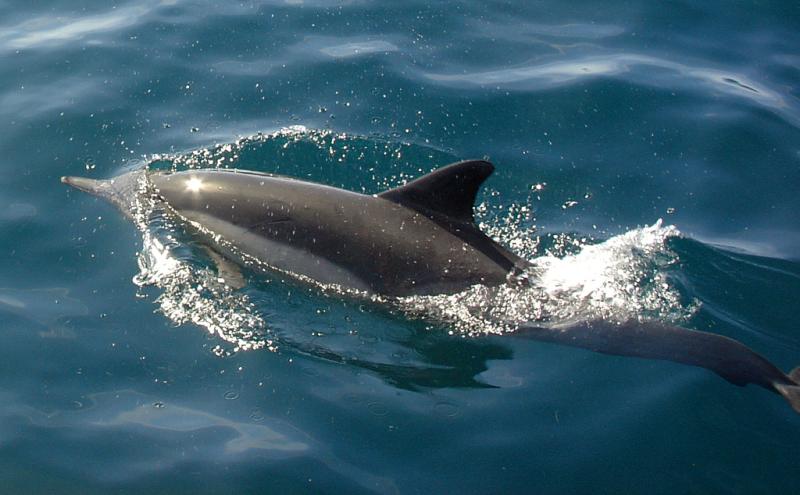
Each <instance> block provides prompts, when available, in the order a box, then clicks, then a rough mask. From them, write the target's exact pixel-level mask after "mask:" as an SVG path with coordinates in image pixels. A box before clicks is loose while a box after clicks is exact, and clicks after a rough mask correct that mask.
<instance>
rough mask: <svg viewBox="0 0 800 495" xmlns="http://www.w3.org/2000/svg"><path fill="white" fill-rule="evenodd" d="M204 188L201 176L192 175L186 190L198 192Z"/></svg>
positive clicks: (187, 182)
mask: <svg viewBox="0 0 800 495" xmlns="http://www.w3.org/2000/svg"><path fill="white" fill-rule="evenodd" d="M201 189H203V181H202V180H200V178H199V177H190V178H189V179H188V180H187V181H186V190H187V191H190V192H193V193H196V192H200V190H201Z"/></svg>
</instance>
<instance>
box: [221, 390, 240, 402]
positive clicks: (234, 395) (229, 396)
mask: <svg viewBox="0 0 800 495" xmlns="http://www.w3.org/2000/svg"><path fill="white" fill-rule="evenodd" d="M223 397H225V400H236V399H238V398H239V392H237V391H235V390H228V391H227V392H225V395H223Z"/></svg>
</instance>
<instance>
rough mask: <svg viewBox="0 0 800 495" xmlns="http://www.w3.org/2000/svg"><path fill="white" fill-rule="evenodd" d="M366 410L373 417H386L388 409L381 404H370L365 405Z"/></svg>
mask: <svg viewBox="0 0 800 495" xmlns="http://www.w3.org/2000/svg"><path fill="white" fill-rule="evenodd" d="M367 409H369V412H370V413H372V414H374V415H375V416H386V414H388V413H389V408H387V407H386V406H385V405H384V404H383V403H381V402H370V403H369V404H367Z"/></svg>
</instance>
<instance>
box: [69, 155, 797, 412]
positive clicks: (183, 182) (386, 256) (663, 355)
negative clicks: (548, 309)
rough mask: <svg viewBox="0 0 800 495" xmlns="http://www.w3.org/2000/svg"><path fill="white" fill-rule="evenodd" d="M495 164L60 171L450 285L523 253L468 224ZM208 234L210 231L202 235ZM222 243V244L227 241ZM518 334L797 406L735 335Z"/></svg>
mask: <svg viewBox="0 0 800 495" xmlns="http://www.w3.org/2000/svg"><path fill="white" fill-rule="evenodd" d="M493 170H494V167H493V166H492V165H491V164H490V163H488V162H485V161H465V162H459V163H454V164H452V165H448V166H446V167H443V168H440V169H438V170H436V171H434V172H432V173H430V174H428V175H425V176H423V177H421V178H419V179H417V180H415V181H412V182H410V183H408V184H406V185H405V186H402V187H399V188H396V189H391V190H389V191H385V192H383V193H381V194H378V195H374V196H368V195H364V194H359V193H355V192H351V191H346V190H342V189H337V188H333V187H330V186H325V185H321V184H315V183H311V182H305V181H300V180H297V179H291V178H287V177H278V176H272V175H267V174H263V173H258V172H247V171H230V170H190V171H183V172H176V173H162V172H146V171H136V172H131V173H128V174H124V175H122V176H119V177H116V178H114V179H111V180H106V181H96V180H92V179H83V178H78V177H64V178H62V181H63V182H65V183H67V184H70V185H72V186H74V187H76V188H78V189H81V190H84V191H87V192H89V193H91V194H94V195H97V196H100V197H103V198H105V199H108V200H109V201H111V202H112V203H114V204H116V205H117V206H118V207H120V209H121V210H122V211H123V212H125V213H126V214H129V212H130V208H131V206H132V197H133V195H134V194H136V193H137V191H138V189H137V184H139V181H140V179H141V178H142V176H143V174H147V179H148V182H149V183H150V184H151V185H152V188H153V191H151V192H154V193H155V194H158V195H159V196H160V197H161V198H162V199H163V201H164V202H165V203H166V204H168V205H169V206H170V207H171V208H172V209H173V210H174V211H175V212H176V213H177V214H178V215H180V216H181V217H183V218H184V219H186V220H188V221H189V222H191V223H193V224H195V225H196V226H198V227H199V228H201V229H203V230H206V231H210V233H213V234H214V235H217V236H220V237H221V238H222V239H224V241H225V242H224V243H220V242H212V244H214V247H215V248H216V249H218V250H220V251H223V253H225V254H227V255H229V256H231V257H234V259H238V260H239V261H241V257H240V256H236V253H237V252H238V253H243V254H244V255H245V256H247V257H250V258H255V259H257V260H260V261H261V262H262V263H263V264H265V265H266V266H267V267H270V268H272V269H277V270H279V271H283V272H289V273H291V274H294V275H300V276H303V277H308V278H310V279H312V280H314V281H316V282H318V283H321V284H336V285H338V286H340V287H342V288H346V289H356V290H359V291H362V292H366V293H370V294H378V295H382V296H406V295H420V294H441V293H452V292H457V291H461V290H464V289H466V288H468V287H470V286H472V285H475V284H483V285H489V286H496V285H500V284H504V283H508V282H509V280H510V278H511V277H510V275H513V274H514V273H516V272H518V271H522V270H524V269H525V267H526V266H527V262H525V260H523V259H522V258H520V257H518V256H516V255H514V254H513V253H511V252H509V251H508V250H506V249H505V248H503V247H502V246H500V245H499V244H497V243H496V242H494V241H493V240H492V239H490V238H489V237H488V236H486V235H485V234H484V233H483V232H481V231H480V229H479V228H478V227H477V225H475V222H474V220H473V216H472V209H473V204H474V201H475V195H476V194H477V192H478V189H479V188H480V186H481V184H482V183H483V181H484V180H485V179H486V178H487V177H488V176H489V175H490V174H491V173H492V171H493ZM211 238H213V236H212V237H210V239H211ZM231 248H232V249H231ZM516 335H519V336H523V337H527V338H533V339H536V340H541V341H546V342H554V343H558V344H563V345H570V346H575V347H581V348H585V349H589V350H592V351H596V352H601V353H605V354H615V355H621V356H635V357H642V358H649V359H661V360H668V361H674V362H678V363H683V364H688V365H692V366H700V367H703V368H707V369H709V370H711V371H714V372H715V373H717V374H718V375H720V376H722V377H723V378H725V379H726V380H727V381H729V382H731V383H733V384H735V385H740V386H742V385H746V384H748V383H753V384H755V385H759V386H761V387H764V388H766V389H768V390H771V391H773V392H776V393H779V394H781V395H782V396H783V397H784V398H786V400H787V401H788V402H789V403H790V404H791V406H792V407H793V408H794V410H795V411H797V412H800V386H798V384H800V368H795V369H794V370H793V371H792V372H791V373H790V374H789V375H788V376H787V375H786V374H784V373H783V372H782V371H780V370H779V369H778V368H777V367H775V366H774V365H773V364H772V363H770V362H769V361H767V360H766V359H765V358H764V357H762V356H760V355H759V354H757V353H755V352H754V351H752V350H751V349H749V348H748V347H746V346H745V345H743V344H741V343H740V342H737V341H735V340H732V339H729V338H727V337H723V336H720V335H714V334H710V333H705V332H698V331H691V330H687V329H683V328H678V327H673V326H669V325H665V324H661V323H657V322H644V323H642V322H637V321H629V322H626V323H622V324H617V323H612V322H606V321H592V322H578V323H574V324H570V325H563V326H559V327H537V326H534V325H523V326H521V327H520V328H519V330H518V332H517V333H516Z"/></svg>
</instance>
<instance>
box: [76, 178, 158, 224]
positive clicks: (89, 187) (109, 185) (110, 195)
mask: <svg viewBox="0 0 800 495" xmlns="http://www.w3.org/2000/svg"><path fill="white" fill-rule="evenodd" d="M144 174H145V171H144V169H140V170H134V171H132V172H128V173H125V174H122V175H119V176H117V177H114V178H113V179H106V180H95V179H89V178H86V177H62V178H61V182H63V183H64V184H68V185H70V186H72V187H74V188H75V189H79V190H81V191H84V192H87V193H89V194H91V195H92V196H97V197H99V198H103V199H105V200H107V201H109V202H110V203H112V204H114V205H115V206H117V207H118V208H119V209H120V210H121V211H122V213H124V214H125V215H128V216H130V215H131V209H132V207H133V205H134V202H135V199H136V194H138V192H139V191H140V190H141V188H142V180H141V179H142V178H143V177H144Z"/></svg>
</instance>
